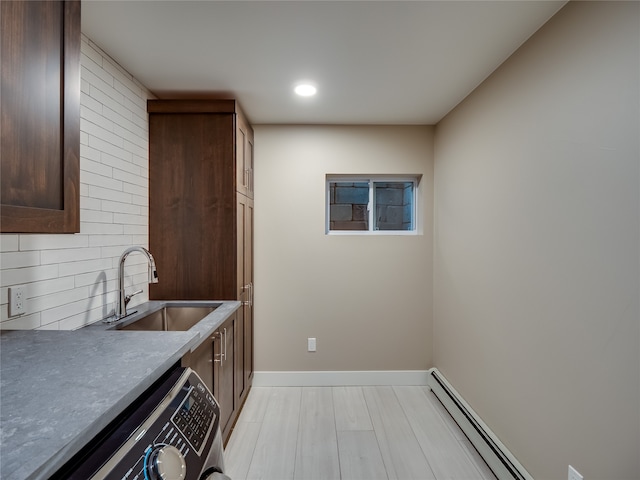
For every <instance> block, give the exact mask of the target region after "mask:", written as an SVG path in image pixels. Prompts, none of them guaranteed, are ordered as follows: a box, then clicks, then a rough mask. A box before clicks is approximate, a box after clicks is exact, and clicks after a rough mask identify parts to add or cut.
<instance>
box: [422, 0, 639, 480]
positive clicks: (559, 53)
mask: <svg viewBox="0 0 640 480" xmlns="http://www.w3.org/2000/svg"><path fill="white" fill-rule="evenodd" d="M639 18H640V4H639V3H637V2H630V3H590V2H584V3H582V2H570V3H569V4H568V5H567V6H566V7H565V8H564V9H563V10H561V11H560V12H559V13H558V14H557V15H556V16H555V17H554V18H552V19H551V20H550V21H549V22H548V23H547V24H546V25H545V26H544V27H543V28H542V29H541V30H540V31H539V32H538V33H537V34H536V35H535V36H534V37H532V39H530V41H529V42H527V43H526V44H525V45H524V46H523V48H521V49H520V50H519V51H518V52H517V53H516V54H515V55H514V56H513V57H512V58H511V59H510V60H509V61H507V62H506V63H505V64H504V65H503V66H502V67H501V68H500V69H498V71H496V72H495V73H494V74H493V75H492V76H491V77H490V78H489V79H488V81H486V82H485V83H484V84H483V85H482V86H481V87H480V88H479V89H477V90H476V91H475V92H474V93H473V94H472V95H471V96H470V97H468V98H467V99H466V100H465V101H464V102H463V103H462V104H461V105H459V106H458V108H457V109H456V110H455V111H453V112H452V113H451V114H450V115H448V116H447V117H446V119H445V120H444V121H443V122H441V123H440V124H439V125H438V126H437V128H436V137H435V186H436V190H435V238H434V271H435V277H434V284H435V290H434V298H435V309H434V362H435V365H436V366H437V367H438V368H439V369H440V370H441V371H442V372H443V373H444V374H445V376H446V377H447V378H448V379H449V380H450V382H451V383H452V384H453V385H454V387H455V388H456V389H457V390H458V391H459V392H460V393H461V394H462V395H463V397H464V398H465V399H466V400H467V401H468V402H469V403H470V404H471V405H472V407H473V408H474V409H475V410H476V411H477V412H478V413H479V415H480V416H481V417H482V418H483V420H485V421H486V423H487V424H488V425H489V426H490V427H491V428H492V429H493V430H494V432H495V433H496V434H497V435H498V436H499V437H500V439H501V440H502V441H503V442H504V443H505V444H506V445H507V446H508V447H509V448H510V449H511V451H512V452H513V453H514V454H515V455H516V457H517V458H518V459H519V460H520V462H521V463H522V464H523V465H524V466H525V467H526V468H527V469H528V470H529V472H530V473H531V474H532V475H533V476H534V477H535V478H536V479H564V478H567V465H568V464H572V465H573V466H574V467H575V468H577V469H578V471H580V473H582V474H583V475H584V478H585V479H608V480H612V479H626V480H629V479H637V478H640V463H639V462H640V460H639V458H640V455H639V452H640V320H639V319H640V313H639V307H638V296H639V288H640V286H639V272H640V266H639V246H640V235H639V213H640V210H639V190H640V189H639V180H640V170H639V155H640V153H639V140H638V138H639V133H638V132H639V131H640V122H639V115H640V113H639V112H640V105H639V98H638V91H639V89H640V79H639V45H640V37H639V32H640V29H639Z"/></svg>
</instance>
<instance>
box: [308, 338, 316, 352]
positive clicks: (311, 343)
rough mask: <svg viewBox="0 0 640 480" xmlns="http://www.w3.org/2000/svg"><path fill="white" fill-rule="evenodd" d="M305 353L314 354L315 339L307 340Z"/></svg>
mask: <svg viewBox="0 0 640 480" xmlns="http://www.w3.org/2000/svg"><path fill="white" fill-rule="evenodd" d="M307 351H308V352H315V351H316V339H315V338H313V337H309V338H307Z"/></svg>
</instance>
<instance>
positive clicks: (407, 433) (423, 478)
mask: <svg viewBox="0 0 640 480" xmlns="http://www.w3.org/2000/svg"><path fill="white" fill-rule="evenodd" d="M225 463H226V472H225V473H226V474H227V475H229V476H230V477H231V478H232V479H233V480H378V479H380V480H432V479H436V480H444V479H452V480H495V476H494V475H493V473H492V472H491V470H490V469H489V468H488V467H487V465H486V464H485V463H484V461H483V460H482V458H480V456H479V455H478V453H477V452H476V450H475V449H474V448H473V447H472V446H471V444H470V443H469V441H468V440H467V438H466V437H465V436H464V434H463V433H462V431H461V430H460V428H459V427H458V425H457V424H456V423H455V422H454V421H453V419H452V418H451V416H450V415H449V414H448V412H447V411H446V410H445V409H444V407H443V406H442V404H441V403H440V402H439V401H438V399H437V398H436V397H435V395H434V394H433V393H432V392H431V390H430V389H429V388H428V387H414V386H411V387H254V388H252V389H251V392H250V393H249V397H248V398H247V402H246V404H245V406H244V408H243V410H242V412H241V414H240V417H239V418H238V422H237V423H236V426H235V429H234V431H233V433H232V434H231V438H230V439H229V443H228V445H227V448H226V450H225Z"/></svg>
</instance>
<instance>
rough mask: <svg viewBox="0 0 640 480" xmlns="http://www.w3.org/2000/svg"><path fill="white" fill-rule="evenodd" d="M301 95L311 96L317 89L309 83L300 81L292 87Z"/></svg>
mask: <svg viewBox="0 0 640 480" xmlns="http://www.w3.org/2000/svg"><path fill="white" fill-rule="evenodd" d="M293 91H294V92H296V93H297V94H298V95H300V96H301V97H311V96H313V95H315V94H316V92H317V91H318V89H317V88H316V87H314V86H313V85H311V84H309V83H301V84H300V85H297V86H296V88H294V89H293Z"/></svg>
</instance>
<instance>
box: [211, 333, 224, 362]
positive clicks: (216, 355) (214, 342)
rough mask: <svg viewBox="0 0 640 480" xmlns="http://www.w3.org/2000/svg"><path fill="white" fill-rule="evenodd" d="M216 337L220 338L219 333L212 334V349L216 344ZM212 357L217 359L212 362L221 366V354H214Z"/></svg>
mask: <svg viewBox="0 0 640 480" xmlns="http://www.w3.org/2000/svg"><path fill="white" fill-rule="evenodd" d="M216 336H218V337H220V336H221V335H220V332H213V345H214V348H215V344H216ZM221 347H222V346H221ZM214 357H217V358H214V360H213V362H214V363H219V364H221V365H222V353H216V354H215V355H214Z"/></svg>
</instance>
